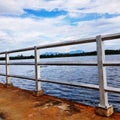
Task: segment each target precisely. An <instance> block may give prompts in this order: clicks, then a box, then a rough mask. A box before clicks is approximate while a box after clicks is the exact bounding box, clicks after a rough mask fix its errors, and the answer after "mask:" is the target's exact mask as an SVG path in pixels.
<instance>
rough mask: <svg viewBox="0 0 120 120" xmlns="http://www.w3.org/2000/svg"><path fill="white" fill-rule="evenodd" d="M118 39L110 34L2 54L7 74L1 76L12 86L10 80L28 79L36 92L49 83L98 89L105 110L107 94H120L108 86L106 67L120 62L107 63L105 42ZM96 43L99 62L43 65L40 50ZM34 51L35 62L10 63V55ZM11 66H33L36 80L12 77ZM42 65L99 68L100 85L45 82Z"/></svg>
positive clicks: (118, 90) (119, 64)
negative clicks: (41, 76) (34, 83)
mask: <svg viewBox="0 0 120 120" xmlns="http://www.w3.org/2000/svg"><path fill="white" fill-rule="evenodd" d="M114 39H118V40H120V33H117V34H109V35H103V36H101V35H99V36H96V37H93V38H86V39H80V40H73V41H66V42H60V43H55V44H48V45H42V46H35V47H29V48H24V49H17V50H11V51H6V52H1V53H0V55H2V54H4V55H5V58H6V59H5V62H1V63H0V65H5V66H6V74H3V73H0V75H1V76H5V77H6V84H10V83H11V82H10V78H11V77H14V78H21V79H27V80H33V81H35V82H36V91H40V90H41V82H49V83H54V84H62V85H69V86H75V87H84V88H89V89H96V90H99V91H100V106H101V107H103V108H108V107H109V104H108V95H107V92H113V93H120V89H119V88H113V87H108V86H107V80H106V66H120V61H117V62H109V61H108V62H106V61H105V50H104V41H106V40H107V41H108V40H114ZM92 42H96V46H97V62H55V63H53V62H47V63H41V62H40V57H39V50H40V49H46V48H53V47H61V46H69V45H77V44H85V43H92ZM30 50H33V51H34V56H35V57H34V62H12V63H10V59H9V54H11V53H17V52H24V51H30ZM10 65H33V66H34V67H35V78H30V77H26V76H19V75H11V74H10ZM40 65H58V66H65V65H66V66H98V79H99V85H93V84H84V83H80V84H77V85H76V84H69V83H66V82H56V81H49V80H44V79H41V78H40Z"/></svg>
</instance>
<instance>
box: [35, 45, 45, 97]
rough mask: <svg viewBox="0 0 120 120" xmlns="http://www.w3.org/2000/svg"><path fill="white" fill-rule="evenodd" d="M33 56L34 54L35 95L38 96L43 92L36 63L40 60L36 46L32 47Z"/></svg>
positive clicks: (38, 67)
mask: <svg viewBox="0 0 120 120" xmlns="http://www.w3.org/2000/svg"><path fill="white" fill-rule="evenodd" d="M34 56H35V79H36V92H35V95H36V96H40V95H42V94H43V91H42V88H41V82H40V81H39V79H40V66H39V65H38V62H39V61H40V56H39V51H38V50H37V47H36V46H35V47H34Z"/></svg>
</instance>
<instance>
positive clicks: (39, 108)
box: [0, 84, 120, 120]
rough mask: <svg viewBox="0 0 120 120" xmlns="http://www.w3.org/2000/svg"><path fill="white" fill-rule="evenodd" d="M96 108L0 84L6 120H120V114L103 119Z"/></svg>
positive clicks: (0, 113) (1, 109)
mask: <svg viewBox="0 0 120 120" xmlns="http://www.w3.org/2000/svg"><path fill="white" fill-rule="evenodd" d="M94 110H95V108H93V107H90V106H85V105H81V104H78V103H72V102H70V101H67V100H63V99H58V98H55V97H51V96H47V95H42V96H40V97H35V96H33V94H32V92H30V91H27V90H21V89H19V88H15V87H9V88H5V87H4V86H3V85H2V84H0V116H1V117H2V118H3V119H5V120H120V113H114V114H113V115H112V116H111V117H108V118H107V117H101V116H98V115H96V114H95V113H94Z"/></svg>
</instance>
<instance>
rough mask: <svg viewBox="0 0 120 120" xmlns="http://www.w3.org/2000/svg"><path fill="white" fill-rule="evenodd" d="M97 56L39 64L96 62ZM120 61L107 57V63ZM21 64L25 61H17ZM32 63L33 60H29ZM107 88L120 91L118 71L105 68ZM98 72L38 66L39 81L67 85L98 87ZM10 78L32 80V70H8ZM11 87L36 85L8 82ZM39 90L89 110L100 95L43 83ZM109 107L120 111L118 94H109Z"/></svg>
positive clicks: (88, 68) (85, 68)
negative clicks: (87, 106)
mask: <svg viewBox="0 0 120 120" xmlns="http://www.w3.org/2000/svg"><path fill="white" fill-rule="evenodd" d="M96 60H97V57H96V56H83V57H67V58H47V59H41V62H47V61H48V62H55V61H76V62H79V61H84V62H85V61H96ZM109 60H110V61H120V55H107V56H106V61H109ZM17 61H19V62H20V61H21V62H24V61H26V60H17ZM28 61H33V60H28ZM106 70H107V84H108V86H112V87H117V88H120V67H119V66H111V67H106ZM97 72H98V70H97V67H96V66H41V78H42V79H47V80H52V81H60V82H68V83H72V84H80V83H89V84H95V85H98V73H97ZM0 73H5V67H4V66H0ZM10 74H15V75H24V76H29V77H34V76H35V73H34V66H10ZM11 81H12V83H13V85H14V86H18V87H20V88H24V89H28V90H35V82H34V81H29V80H23V79H18V78H12V79H11ZM0 82H1V83H5V77H3V76H0ZM42 89H43V90H44V92H45V93H46V94H49V95H52V96H56V97H60V98H65V99H70V100H72V101H77V102H80V103H84V104H87V105H91V106H96V105H98V104H99V91H97V90H91V89H85V88H76V87H70V86H65V85H57V84H51V83H42ZM108 95H109V103H110V104H112V105H114V108H115V110H117V111H120V94H113V93H108Z"/></svg>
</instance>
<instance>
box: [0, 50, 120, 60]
mask: <svg viewBox="0 0 120 120" xmlns="http://www.w3.org/2000/svg"><path fill="white" fill-rule="evenodd" d="M105 54H106V55H114V54H120V49H119V50H105ZM92 55H97V52H96V51H92V52H82V53H59V54H42V55H40V57H41V58H54V57H72V56H73V57H74V56H92ZM33 58H34V56H33V55H30V56H23V55H17V56H11V57H10V60H20V59H33ZM0 60H5V57H0Z"/></svg>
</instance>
